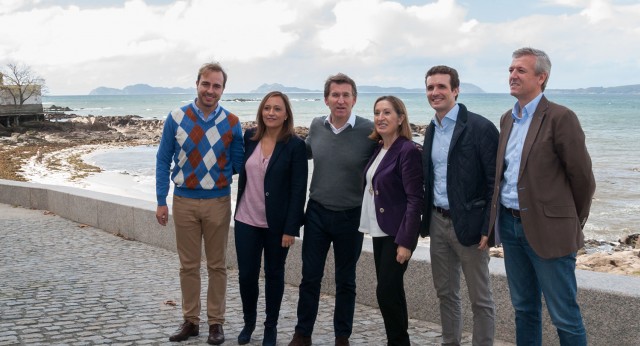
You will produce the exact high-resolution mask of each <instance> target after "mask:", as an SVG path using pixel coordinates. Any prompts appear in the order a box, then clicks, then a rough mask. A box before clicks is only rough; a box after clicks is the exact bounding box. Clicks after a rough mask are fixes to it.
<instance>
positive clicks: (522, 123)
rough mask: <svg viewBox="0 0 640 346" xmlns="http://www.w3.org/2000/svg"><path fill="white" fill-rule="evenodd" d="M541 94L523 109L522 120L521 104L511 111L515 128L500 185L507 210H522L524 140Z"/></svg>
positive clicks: (502, 199) (501, 199) (508, 146)
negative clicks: (520, 178)
mask: <svg viewBox="0 0 640 346" xmlns="http://www.w3.org/2000/svg"><path fill="white" fill-rule="evenodd" d="M542 95H543V94H542V93H540V94H539V95H538V96H537V97H536V98H534V99H533V100H531V102H529V103H528V104H527V105H526V106H524V108H523V109H522V118H519V117H518V114H519V113H520V104H518V102H516V104H515V105H514V106H513V110H511V116H512V117H513V128H512V129H511V134H509V141H508V142H507V150H506V151H505V153H504V164H505V166H506V169H505V171H504V175H503V177H502V182H501V183H500V201H501V203H502V205H504V206H505V207H507V208H511V209H516V210H520V202H519V201H518V175H519V172H520V163H521V161H522V148H523V146H524V140H525V139H526V138H527V132H529V126H531V119H532V118H533V114H534V113H535V111H536V108H538V103H540V99H541V98H542Z"/></svg>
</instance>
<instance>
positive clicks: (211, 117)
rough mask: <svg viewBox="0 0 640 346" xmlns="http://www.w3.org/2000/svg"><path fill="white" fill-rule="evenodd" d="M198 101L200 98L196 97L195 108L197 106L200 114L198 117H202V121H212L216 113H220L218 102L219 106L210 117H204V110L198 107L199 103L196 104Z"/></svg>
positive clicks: (197, 111)
mask: <svg viewBox="0 0 640 346" xmlns="http://www.w3.org/2000/svg"><path fill="white" fill-rule="evenodd" d="M197 101H198V98H197V97H196V99H195V100H193V108H195V110H196V113H197V114H198V117H200V119H202V121H204V122H207V121H212V120H213V119H214V118H215V117H216V115H218V114H219V113H220V110H221V109H220V107H221V106H220V103H218V106H216V109H214V110H213V111H212V112H211V113H210V114H209V116H208V117H206V118H205V117H204V112H203V111H202V110H201V109H200V108H198V105H197V104H196V102H197Z"/></svg>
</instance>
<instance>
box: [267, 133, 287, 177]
mask: <svg viewBox="0 0 640 346" xmlns="http://www.w3.org/2000/svg"><path fill="white" fill-rule="evenodd" d="M284 145H285V143H284V141H279V142H276V147H275V148H273V153H271V158H270V159H269V165H268V166H267V171H266V172H265V175H267V174H269V170H271V167H273V164H274V162H276V161H277V160H278V156H280V153H281V152H282V150H283V149H284Z"/></svg>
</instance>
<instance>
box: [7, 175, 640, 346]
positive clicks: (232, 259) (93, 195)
mask: <svg viewBox="0 0 640 346" xmlns="http://www.w3.org/2000/svg"><path fill="white" fill-rule="evenodd" d="M0 203H4V204H9V205H16V206H22V207H26V208H32V209H40V210H48V211H50V212H53V213H55V214H57V215H59V216H61V217H64V218H67V219H70V220H73V221H76V222H80V223H83V224H87V225H90V226H93V227H97V228H100V229H102V230H104V231H106V232H109V233H112V234H116V235H120V236H123V237H126V238H129V239H135V240H138V241H141V242H144V243H148V244H151V245H154V246H158V247H161V248H165V249H169V250H172V251H175V234H174V231H173V223H172V220H171V218H170V224H169V225H168V226H167V227H162V226H160V225H158V223H157V222H156V219H155V209H156V206H155V204H154V203H152V202H146V201H141V200H136V199H131V198H124V197H120V196H114V195H109V194H103V193H98V192H91V191H87V190H82V189H76V188H70V187H60V186H51V185H41V184H34V183H23V182H16V181H10V180H0ZM233 241H234V239H233V232H230V234H229V244H230V245H229V246H228V254H227V262H228V265H229V266H230V267H236V254H235V246H234V245H233ZM301 244H302V242H301V241H298V242H296V244H295V246H294V247H293V248H292V249H291V251H290V253H289V256H288V261H287V273H286V281H287V282H288V283H289V284H292V285H297V284H299V283H300V273H301V268H302V264H301V260H300V250H301V248H302V246H301ZM176 265H177V263H176ZM333 268H334V263H333V256H332V255H331V253H330V255H329V258H328V260H327V265H326V270H325V278H324V281H323V286H322V289H323V292H325V293H327V294H333V293H334V292H335V285H334V280H333ZM357 270H358V273H357V277H358V302H359V303H362V304H366V305H371V306H375V305H376V296H375V286H376V279H375V271H374V265H373V255H372V246H371V242H370V241H369V240H368V239H366V238H365V242H364V246H363V251H362V256H361V258H360V261H359V263H358V269H357ZM490 270H491V275H492V287H493V293H494V299H495V302H496V337H497V338H499V339H502V340H507V341H508V340H512V341H513V340H515V335H514V331H515V327H514V321H513V320H514V317H513V308H512V307H511V303H510V299H509V291H508V287H507V281H506V277H505V271H504V262H503V260H502V259H500V258H492V259H491V263H490ZM576 276H577V279H578V287H579V288H578V290H579V293H578V300H579V303H580V306H581V308H582V312H583V316H584V320H585V325H586V328H587V333H588V337H589V344H591V345H640V329H639V328H638V318H639V317H638V316H640V289H639V288H640V278H638V277H629V276H621V275H615V274H607V273H597V272H590V271H584V270H577V271H576ZM405 281H406V282H405V287H406V293H407V301H408V305H409V314H410V316H411V317H412V318H416V319H420V320H424V321H429V322H433V323H437V324H439V323H440V316H439V308H438V300H437V297H436V294H435V290H434V288H433V282H432V278H431V265H430V258H429V252H428V249H427V248H418V249H417V250H416V252H415V254H414V255H413V257H412V260H411V263H410V265H409V269H408V270H407V273H406V275H405ZM230 284H232V283H230ZM465 286H466V285H465V284H464V283H463V287H465ZM465 290H466V289H463V291H465ZM462 295H463V297H465V298H464V300H463V316H464V326H465V331H470V327H471V325H472V315H471V309H470V306H469V302H468V299H466V296H467V294H466V291H465V292H463V293H462ZM543 333H544V341H543V344H545V345H549V344H558V343H559V342H558V340H557V336H556V334H555V329H554V328H553V326H552V325H551V322H550V320H549V316H548V314H546V312H545V314H544V329H543Z"/></svg>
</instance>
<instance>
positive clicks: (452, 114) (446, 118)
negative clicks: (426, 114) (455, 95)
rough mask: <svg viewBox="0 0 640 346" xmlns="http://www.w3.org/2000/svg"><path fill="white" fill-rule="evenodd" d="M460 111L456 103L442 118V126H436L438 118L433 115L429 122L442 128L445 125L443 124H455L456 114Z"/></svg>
mask: <svg viewBox="0 0 640 346" xmlns="http://www.w3.org/2000/svg"><path fill="white" fill-rule="evenodd" d="M459 111H460V106H459V105H458V104H457V103H456V104H455V106H453V108H451V109H450V110H449V111H448V112H447V114H445V116H444V118H442V122H443V124H442V126H440V125H439V124H438V116H437V115H434V116H433V119H432V120H431V122H432V123H433V124H434V125H435V126H440V127H444V126H445V124H444V122H445V121H447V122H454V123H455V122H457V121H458V112H459Z"/></svg>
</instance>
